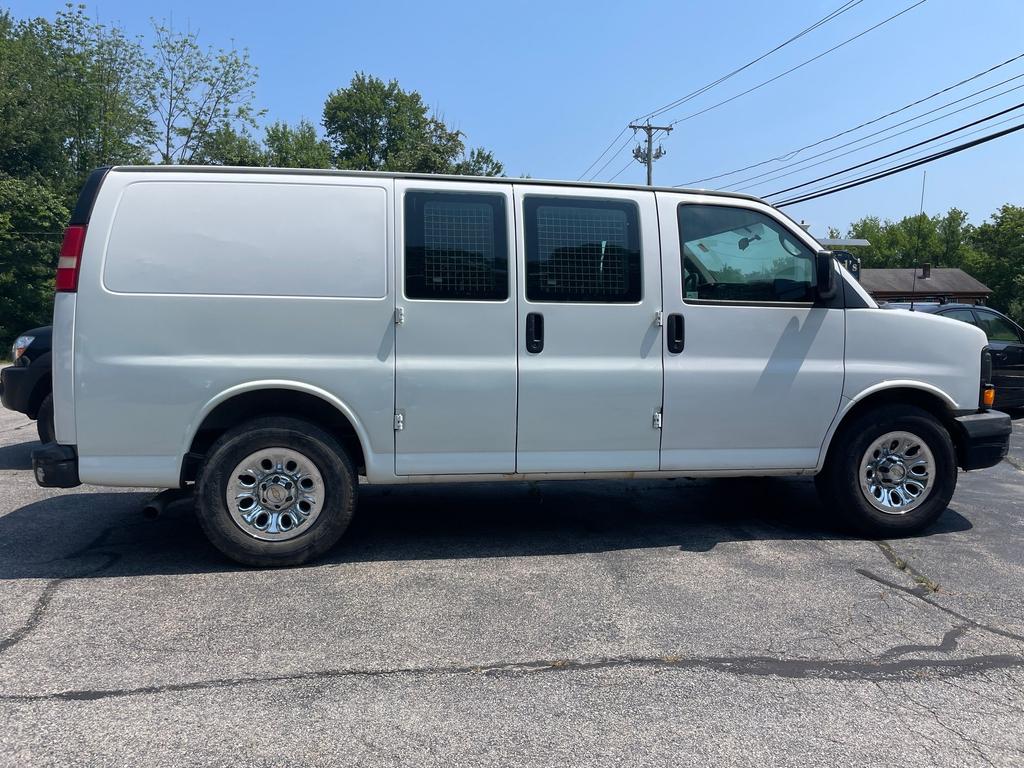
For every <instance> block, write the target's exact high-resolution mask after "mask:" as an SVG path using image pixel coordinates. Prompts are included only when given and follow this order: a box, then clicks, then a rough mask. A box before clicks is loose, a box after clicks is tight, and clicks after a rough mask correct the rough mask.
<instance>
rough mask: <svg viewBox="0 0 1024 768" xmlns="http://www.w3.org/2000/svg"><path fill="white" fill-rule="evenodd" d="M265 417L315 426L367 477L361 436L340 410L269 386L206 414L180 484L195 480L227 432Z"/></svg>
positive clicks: (311, 397)
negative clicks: (304, 421)
mask: <svg viewBox="0 0 1024 768" xmlns="http://www.w3.org/2000/svg"><path fill="white" fill-rule="evenodd" d="M266 416H282V417H292V418H299V419H304V420H306V421H309V422H311V423H313V424H316V425H317V426H319V427H320V428H321V429H323V430H325V431H327V432H328V433H329V434H330V435H331V436H332V437H334V438H335V439H336V440H337V441H338V442H339V443H340V444H341V446H342V447H343V448H344V449H345V451H346V452H347V453H348V456H349V457H350V458H351V460H352V462H353V464H355V468H356V471H357V473H358V474H361V475H363V474H366V458H365V454H364V452H363V445H362V442H361V441H360V439H359V433H358V431H357V430H356V428H355V425H354V424H353V423H352V421H351V420H350V419H349V417H348V416H347V415H346V414H345V413H344V412H343V411H342V410H341V409H339V408H338V407H337V406H336V405H335V404H334V403H331V402H330V401H329V400H326V399H325V398H323V397H320V396H318V395H315V394H312V393H310V392H306V391H303V390H297V389H288V388H284V387H267V388H262V389H255V390H249V391H247V392H241V393H239V394H237V395H234V396H232V397H229V398H228V399H226V400H224V401H223V402H221V403H218V404H217V405H216V406H215V407H214V408H213V409H212V410H211V411H210V412H209V413H208V414H206V416H205V418H204V419H203V421H202V423H201V424H200V425H199V428H198V429H197V430H196V432H195V435H194V436H193V438H192V442H191V444H190V445H189V449H188V453H187V454H186V455H185V457H184V460H183V461H182V465H181V485H182V486H184V485H185V483H187V482H192V481H194V480H195V479H196V477H197V475H198V473H199V467H200V466H201V465H202V462H203V459H204V458H205V456H206V454H207V452H208V451H209V449H210V448H211V447H212V446H213V444H214V443H215V442H216V441H217V440H218V439H219V438H220V437H221V436H222V435H223V434H224V433H225V432H227V431H228V430H229V429H231V428H233V427H235V426H237V425H238V424H241V423H242V422H245V421H250V420H252V419H255V418H260V417H266Z"/></svg>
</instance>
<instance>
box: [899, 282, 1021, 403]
mask: <svg viewBox="0 0 1024 768" xmlns="http://www.w3.org/2000/svg"><path fill="white" fill-rule="evenodd" d="M882 308H883V309H910V310H912V311H914V312H928V313H930V314H933V315H941V316H942V317H949V318H952V319H953V320H960V321H961V322H964V323H970V324H971V325H976V326H978V327H979V328H981V330H983V331H984V332H985V335H986V336H988V348H989V349H990V350H991V351H992V383H993V384H994V385H995V388H996V404H995V407H996V408H1002V409H1006V408H1022V407H1024V329H1022V328H1021V327H1020V326H1019V325H1017V324H1016V323H1015V322H1013V320H1011V319H1010V318H1008V317H1007V316H1006V315H1004V314H1002V313H1000V312H996V311H995V310H994V309H990V308H989V307H981V306H974V305H973V304H936V303H933V302H919V301H915V302H914V304H913V306H911V305H910V304H906V303H892V304H883V305H882Z"/></svg>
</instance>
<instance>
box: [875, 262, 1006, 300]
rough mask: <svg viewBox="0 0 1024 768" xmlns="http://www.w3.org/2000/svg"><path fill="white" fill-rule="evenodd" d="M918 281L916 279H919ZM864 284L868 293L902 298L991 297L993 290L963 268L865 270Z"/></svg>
mask: <svg viewBox="0 0 1024 768" xmlns="http://www.w3.org/2000/svg"><path fill="white" fill-rule="evenodd" d="M915 278H916V279H915ZM860 284H861V285H862V286H863V287H864V290H865V291H867V292H868V293H870V294H872V295H875V294H882V295H900V296H911V295H913V296H940V295H941V296H988V295H989V294H991V293H992V289H991V288H989V287H988V286H987V285H985V284H984V283H982V282H981V281H980V280H976V279H975V278H973V277H971V276H970V275H968V274H967V273H966V272H964V271H963V270H962V269H952V268H951V269H932V271H931V277H921V270H920V269H862V270H861V271H860Z"/></svg>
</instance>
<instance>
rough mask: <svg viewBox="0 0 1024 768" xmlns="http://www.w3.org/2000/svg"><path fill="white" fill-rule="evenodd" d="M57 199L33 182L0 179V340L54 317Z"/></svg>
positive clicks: (62, 219)
mask: <svg viewBox="0 0 1024 768" xmlns="http://www.w3.org/2000/svg"><path fill="white" fill-rule="evenodd" d="M68 215H69V212H68V209H67V207H66V206H65V205H64V203H63V201H62V200H61V198H60V197H59V196H58V195H57V194H55V193H54V192H53V191H51V190H50V189H48V188H47V187H46V186H45V185H44V184H42V183H40V182H39V181H36V180H34V179H17V178H14V177H11V176H6V175H3V174H0V339H4V341H5V343H7V342H9V341H10V340H11V339H13V338H14V337H15V336H16V335H17V334H18V333H20V332H21V331H23V330H25V329H26V328H32V327H35V326H37V325H45V324H47V323H49V322H50V317H51V316H52V314H53V276H54V269H55V268H56V266H57V254H58V253H59V251H60V238H61V230H62V229H63V227H64V224H65V223H66V222H67V219H68Z"/></svg>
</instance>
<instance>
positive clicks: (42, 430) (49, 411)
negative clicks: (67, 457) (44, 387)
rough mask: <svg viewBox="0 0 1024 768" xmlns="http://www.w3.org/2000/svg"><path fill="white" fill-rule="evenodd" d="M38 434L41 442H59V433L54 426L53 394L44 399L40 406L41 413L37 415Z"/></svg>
mask: <svg viewBox="0 0 1024 768" xmlns="http://www.w3.org/2000/svg"><path fill="white" fill-rule="evenodd" d="M36 432H38V433H39V442H41V443H43V444H46V443H55V442H57V433H56V430H55V428H54V426H53V393H52V392H51V393H50V394H48V395H47V396H46V397H45V398H43V402H42V404H41V405H40V406H39V413H37V414H36Z"/></svg>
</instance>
